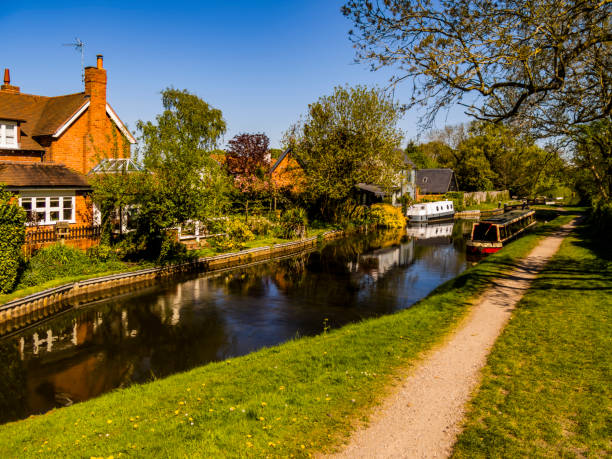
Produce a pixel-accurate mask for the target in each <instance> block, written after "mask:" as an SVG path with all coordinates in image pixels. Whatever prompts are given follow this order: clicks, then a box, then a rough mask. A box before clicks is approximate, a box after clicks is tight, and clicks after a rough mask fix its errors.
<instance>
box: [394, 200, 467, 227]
mask: <svg viewBox="0 0 612 459" xmlns="http://www.w3.org/2000/svg"><path fill="white" fill-rule="evenodd" d="M454 215H455V207H454V206H453V201H435V202H422V203H420V204H415V205H413V206H410V207H409V208H408V210H407V211H406V217H408V219H409V220H410V221H411V222H427V221H435V220H452V219H453V217H454Z"/></svg>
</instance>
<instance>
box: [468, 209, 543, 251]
mask: <svg viewBox="0 0 612 459" xmlns="http://www.w3.org/2000/svg"><path fill="white" fill-rule="evenodd" d="M535 224H536V219H535V211H534V210H513V211H510V212H506V213H504V214H501V215H497V216H495V217H490V218H487V219H485V220H481V221H479V222H477V223H474V224H473V225H472V234H471V237H470V240H469V241H467V243H466V246H467V250H468V252H472V253H494V252H497V251H499V250H500V249H501V248H502V247H503V246H504V244H506V243H507V242H509V241H510V240H512V239H514V238H515V237H517V236H518V235H519V234H521V233H523V232H524V231H525V230H526V229H528V228H531V227H532V226H533V225H535Z"/></svg>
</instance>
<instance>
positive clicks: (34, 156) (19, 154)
mask: <svg viewBox="0 0 612 459" xmlns="http://www.w3.org/2000/svg"><path fill="white" fill-rule="evenodd" d="M41 154H42V152H40V151H35V152H32V151H14V152H9V151H6V150H5V151H3V150H0V161H32V162H37V163H39V162H40V157H41Z"/></svg>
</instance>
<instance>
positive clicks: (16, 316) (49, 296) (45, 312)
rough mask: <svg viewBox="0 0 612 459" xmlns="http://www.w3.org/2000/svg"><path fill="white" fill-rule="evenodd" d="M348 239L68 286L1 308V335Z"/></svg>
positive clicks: (310, 241) (331, 234) (332, 235)
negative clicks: (112, 295) (128, 295)
mask: <svg viewBox="0 0 612 459" xmlns="http://www.w3.org/2000/svg"><path fill="white" fill-rule="evenodd" d="M345 235H346V232H345V231H342V230H336V231H328V232H326V233H323V234H322V235H321V236H320V238H319V237H317V236H314V237H309V238H305V239H302V240H298V241H290V242H286V243H282V244H274V245H272V246H263V247H256V248H252V249H248V250H242V251H239V252H233V253H223V254H220V255H216V256H212V257H203V258H199V259H196V260H193V261H191V262H188V263H181V264H175V265H167V266H161V267H155V268H147V269H140V270H134V271H128V272H122V273H114V274H109V275H106V276H99V277H91V278H87V279H83V280H80V281H76V282H70V283H66V284H63V285H60V286H57V287H53V288H49V289H46V290H43V291H40V292H36V293H33V294H30V295H27V296H25V297H23V298H18V299H15V300H12V301H9V302H7V303H5V304H3V305H0V335H2V334H6V333H8V332H11V331H12V330H17V329H19V328H22V327H25V326H27V325H30V324H33V323H36V322H37V321H40V320H43V319H44V318H46V317H48V316H51V315H53V314H55V313H58V312H60V311H63V310H65V309H67V308H71V307H76V306H78V305H79V304H82V303H87V302H91V301H95V300H97V299H99V298H103V297H104V294H105V292H108V291H109V290H112V289H117V288H125V287H128V288H129V289H137V288H143V287H146V285H147V284H151V283H154V282H157V281H159V280H160V279H165V278H168V277H171V276H176V275H181V274H184V273H188V272H212V271H216V270H220V269H226V268H231V267H237V266H241V265H246V264H249V263H252V262H255V261H260V260H266V259H273V258H277V257H283V256H287V255H289V254H295V253H299V252H301V251H304V250H308V249H310V248H312V247H313V246H315V245H316V244H317V243H318V242H319V241H320V240H323V241H330V240H334V239H338V238H340V237H343V236H345Z"/></svg>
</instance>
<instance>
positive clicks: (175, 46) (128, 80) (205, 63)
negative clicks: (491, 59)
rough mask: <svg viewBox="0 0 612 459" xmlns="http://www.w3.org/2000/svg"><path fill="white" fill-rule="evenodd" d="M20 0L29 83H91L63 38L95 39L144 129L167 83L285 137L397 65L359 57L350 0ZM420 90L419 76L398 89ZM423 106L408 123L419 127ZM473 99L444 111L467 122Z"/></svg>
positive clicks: (11, 9)
mask: <svg viewBox="0 0 612 459" xmlns="http://www.w3.org/2000/svg"><path fill="white" fill-rule="evenodd" d="M88 3H89V2H85V1H74V2H62V1H36V0H30V1H27V2H22V1H20V0H17V1H16V2H15V1H12V2H3V6H2V8H1V9H0V43H2V47H1V51H0V68H1V69H4V68H5V67H8V68H9V69H10V71H11V80H12V81H11V83H12V84H14V85H17V86H20V87H21V91H22V92H25V93H29V94H41V95H48V96H52V95H61V94H69V93H74V92H79V91H82V83H81V62H80V55H79V54H78V53H77V52H76V51H75V50H73V49H72V48H71V47H67V46H62V44H63V43H70V42H72V41H74V39H75V38H76V37H78V38H80V39H81V40H82V41H83V42H84V43H85V65H86V66H87V65H95V56H96V54H103V55H104V67H105V68H106V69H107V72H108V90H107V97H108V101H109V102H110V103H111V105H112V106H113V108H114V109H115V111H116V112H117V113H118V114H119V116H120V117H121V118H122V119H123V121H124V122H125V123H126V124H127V125H128V127H130V128H131V129H132V130H133V129H134V127H135V124H136V121H137V120H139V119H142V120H153V119H154V117H155V115H156V114H158V113H159V112H160V111H161V101H160V94H159V92H160V91H161V90H162V89H163V88H165V87H168V86H174V87H175V88H179V89H187V90H189V91H190V92H193V93H195V94H197V95H198V96H199V97H201V98H202V99H204V100H205V101H206V102H208V103H210V104H211V105H213V106H214V107H216V108H219V109H221V110H222V111H223V115H224V118H225V119H226V121H227V124H228V132H227V134H226V135H225V138H224V141H223V142H222V145H221V146H225V143H226V142H227V141H228V140H229V139H230V138H231V137H233V136H234V135H235V134H238V133H242V132H249V133H251V132H253V133H254V132H264V133H265V134H267V135H268V136H269V137H270V139H271V145H272V146H273V147H278V146H279V142H280V139H281V138H282V134H283V132H284V131H285V130H286V129H287V128H288V127H289V126H290V125H291V124H292V123H294V122H295V121H297V120H298V118H299V117H300V115H302V114H304V113H305V112H306V110H307V107H308V104H309V103H311V102H313V101H315V100H316V99H317V98H318V97H320V96H321V95H324V94H329V93H331V91H332V89H333V88H334V86H337V85H344V84H350V85H355V84H367V85H378V86H382V87H385V86H386V85H387V83H388V79H389V76H390V72H389V71H387V70H385V71H379V72H371V71H370V70H369V67H368V66H367V65H366V64H355V63H354V62H353V60H354V50H353V48H352V44H351V43H350V41H349V39H348V30H349V29H350V28H351V23H350V21H348V20H347V19H346V18H345V17H344V16H343V15H342V14H341V13H340V7H341V5H342V4H343V1H341V0H306V1H301V0H285V1H283V0H268V1H265V0H260V1H254V0H251V1H243V0H218V1H200V2H196V1H194V2H181V1H175V2H168V1H165V2H158V1H155V0H150V1H146V2H139V1H129V0H125V1H98V2H95V3H93V2H92V4H91V5H88ZM395 94H396V96H397V98H398V100H399V102H405V101H407V100H408V95H409V93H408V85H405V86H403V87H402V86H400V87H399V88H398V89H397V90H396V92H395ZM416 118H417V114H416V113H410V112H409V113H407V114H406V116H405V117H404V119H403V120H402V122H401V125H400V127H401V128H402V129H403V130H404V131H405V133H406V137H407V138H414V137H415V136H416V135H417V134H418V131H417V127H416ZM464 120H465V116H464V115H463V114H462V112H461V110H459V109H457V110H453V111H451V113H450V114H448V116H445V117H443V118H441V120H440V121H439V122H438V127H441V126H443V125H444V124H445V123H456V122H460V121H464Z"/></svg>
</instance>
